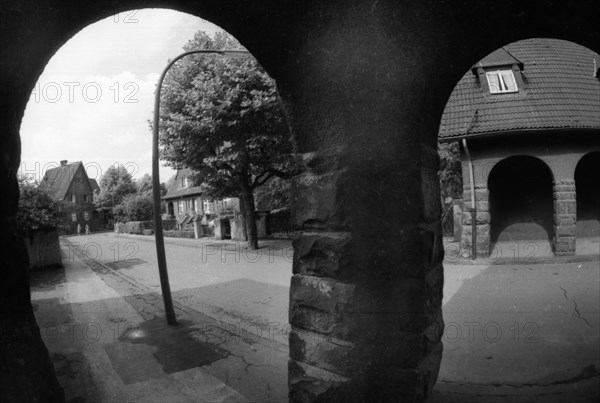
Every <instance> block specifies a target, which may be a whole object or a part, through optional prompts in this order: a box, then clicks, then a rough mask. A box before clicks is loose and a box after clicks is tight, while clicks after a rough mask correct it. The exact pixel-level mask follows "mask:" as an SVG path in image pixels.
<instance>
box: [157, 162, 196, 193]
mask: <svg viewBox="0 0 600 403" xmlns="http://www.w3.org/2000/svg"><path fill="white" fill-rule="evenodd" d="M191 174H192V171H191V170H189V169H187V168H184V169H180V170H179V171H177V175H175V180H174V181H173V183H171V186H169V189H168V190H167V194H166V195H164V196H163V200H167V199H180V198H182V197H192V196H200V195H201V193H202V192H201V190H200V187H199V186H195V187H187V188H182V187H181V178H189V177H190V176H191Z"/></svg>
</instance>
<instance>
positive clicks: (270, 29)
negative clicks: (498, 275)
mask: <svg viewBox="0 0 600 403" xmlns="http://www.w3.org/2000/svg"><path fill="white" fill-rule="evenodd" d="M548 3H549V4H544V6H543V7H541V6H540V4H539V3H538V2H522V1H513V0H500V1H497V2H476V1H473V2H466V3H460V4H455V3H453V2H437V1H434V0H431V1H420V2H409V1H407V2H394V1H381V2H364V1H361V0H350V1H348V2H303V1H299V0H283V1H280V2H272V1H269V0H256V1H253V2H221V1H216V0H207V1H202V2H185V1H182V0H176V1H170V2H166V5H167V6H168V7H171V8H174V9H177V10H178V11H182V12H187V13H190V14H194V15H198V16H201V17H202V18H206V19H208V20H210V21H212V22H214V23H215V24H218V25H219V26H221V27H223V28H224V29H225V30H227V31H228V32H230V33H231V34H232V35H234V36H235V37H236V38H239V39H240V40H241V42H242V43H243V44H244V46H246V48H248V49H249V50H250V51H251V52H252V53H253V54H254V55H255V56H256V57H257V59H258V60H259V61H260V62H261V64H263V66H264V67H265V69H266V70H267V72H268V73H269V75H271V76H272V77H274V78H275V79H276V80H277V82H278V86H279V89H280V92H281V95H282V98H283V99H284V101H285V102H286V104H287V105H288V107H289V111H290V115H291V117H292V128H293V131H294V133H295V136H296V138H297V141H298V152H299V154H300V155H301V157H302V161H303V162H304V164H305V172H304V174H303V175H302V177H301V178H300V179H299V180H298V186H297V187H296V188H297V194H296V197H295V204H296V205H295V208H294V220H295V222H296V223H297V224H298V226H299V227H300V228H302V230H303V231H305V234H304V235H303V236H302V237H301V238H300V239H299V240H298V242H297V243H296V244H295V263H294V273H295V276H294V280H292V293H291V298H292V303H291V305H292V304H295V306H296V307H297V308H294V309H295V311H294V312H296V313H299V314H298V315H296V316H294V321H293V323H292V326H293V329H294V331H293V335H292V336H291V337H292V338H293V339H292V341H291V342H290V350H293V353H290V355H291V356H292V357H291V358H292V359H291V360H290V372H289V384H290V399H291V400H305V401H316V400H338V401H343V400H355V401H359V400H366V399H367V398H369V399H370V400H381V401H386V400H387V401H391V400H393V401H397V400H407V401H421V400H425V399H430V398H431V390H432V387H433V384H434V383H435V379H436V376H437V371H438V367H439V362H440V357H441V344H440V337H441V332H442V331H443V321H442V317H441V294H442V285H443V274H442V266H441V262H442V257H443V251H442V242H441V236H440V231H441V227H440V223H439V217H440V205H439V204H440V203H439V189H438V185H437V182H438V179H437V167H438V157H437V154H436V151H435V145H436V140H437V132H438V124H439V119H440V116H441V114H442V111H443V109H444V106H445V103H446V101H447V99H448V96H449V94H450V92H451V91H452V88H453V87H454V85H455V84H456V83H457V82H458V80H459V79H460V77H461V76H462V75H463V74H464V71H466V70H467V69H469V68H470V67H471V66H472V65H473V64H474V63H476V62H477V61H478V60H480V59H481V57H482V56H484V55H485V54H487V53H489V52H491V51H493V50H494V49H497V48H498V47H499V46H501V45H502V44H504V43H507V42H510V41H515V40H518V39H521V38H528V37H546V36H550V37H559V38H565V39H568V40H572V41H575V42H578V43H580V44H582V45H585V46H588V47H592V48H593V47H597V44H598V43H600V31H598V30H597V29H596V25H597V19H596V18H594V16H596V15H597V14H598V11H599V7H600V6H599V5H598V3H597V2H596V1H592V0H589V1H581V2H579V3H578V4H577V7H573V6H565V5H564V4H563V2H553V1H550V2H548ZM164 5H165V2H163V1H159V0H151V1H145V0H113V1H105V0H101V1H94V2H79V3H75V2H71V3H64V2H59V1H57V0H51V1H50V2H49V3H48V2H45V3H35V2H21V3H18V4H15V5H10V6H6V7H3V8H2V9H1V10H0V16H1V18H0V23H1V24H0V25H1V26H2V29H3V35H2V39H1V40H2V45H1V46H0V49H1V50H0V52H1V57H0V74H1V78H2V80H1V82H0V85H1V86H2V90H3V96H2V97H1V98H0V129H1V130H2V133H3V135H2V136H0V146H1V147H0V149H1V153H2V158H1V159H0V186H1V187H2V189H4V190H5V192H6V195H7V196H6V197H4V198H2V199H1V200H0V206H1V208H0V212H1V214H2V223H3V231H1V232H0V256H1V259H0V261H1V262H2V271H3V273H4V278H3V280H4V281H3V282H2V285H1V286H0V287H1V288H0V310H1V311H2V312H3V315H2V316H1V317H0V328H1V329H2V332H0V345H2V346H9V345H10V346H11V347H12V348H11V349H10V351H9V350H6V349H3V350H1V351H0V365H1V370H2V375H3V376H2V377H1V379H2V381H1V382H2V383H1V386H2V389H1V392H0V394H1V396H2V397H3V399H4V400H15V399H22V400H34V399H36V398H37V399H38V400H40V399H51V398H56V400H58V399H59V398H60V392H59V390H60V388H59V387H58V385H57V384H56V382H55V380H54V377H53V370H52V367H51V364H50V362H49V360H48V357H47V352H46V351H45V349H44V346H43V344H42V342H41V338H40V337H39V329H38V328H37V325H36V324H35V322H34V320H33V315H32V310H31V305H30V303H29V292H28V287H27V275H26V273H25V272H24V271H23V270H22V268H23V267H24V266H25V264H26V259H27V258H26V252H25V250H24V245H23V242H22V241H21V240H20V239H19V238H18V237H17V236H16V234H17V229H16V227H15V219H14V217H15V214H16V205H17V198H18V188H17V182H16V171H17V169H18V165H19V153H20V150H19V148H20V145H19V123H20V120H21V118H22V116H23V111H24V108H25V105H26V103H27V100H28V97H29V94H30V92H31V90H32V88H33V86H34V85H35V81H36V79H37V77H38V76H39V73H40V72H41V71H42V69H43V67H44V66H45V64H46V63H47V61H48V60H49V59H50V57H51V56H52V53H53V52H54V51H55V50H56V49H57V48H58V47H59V46H60V45H61V44H63V43H64V42H66V41H67V40H68V38H69V37H70V36H72V35H73V34H74V33H75V32H77V31H78V30H79V29H81V28H82V27H84V26H86V25H87V24H89V23H91V22H94V21H97V20H99V19H101V18H104V17H108V16H110V15H112V14H115V13H117V12H121V11H124V10H130V9H135V8H142V7H161V6H164ZM305 291H306V292H309V291H310V292H312V293H305ZM315 335H320V336H323V337H322V338H321V339H319V340H323V343H311V340H315ZM390 340H394V341H395V342H392V343H390Z"/></svg>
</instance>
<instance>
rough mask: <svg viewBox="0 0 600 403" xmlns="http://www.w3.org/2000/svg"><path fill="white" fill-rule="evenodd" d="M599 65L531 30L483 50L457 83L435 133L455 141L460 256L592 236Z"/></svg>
mask: <svg viewBox="0 0 600 403" xmlns="http://www.w3.org/2000/svg"><path fill="white" fill-rule="evenodd" d="M599 65H600V56H599V55H598V54H597V53H595V52H594V51H592V50H590V49H587V48H585V47H582V46H579V45H577V44H574V43H571V42H567V41H564V40H557V39H547V38H535V39H528V40H522V41H518V42H514V43H511V44H509V45H506V46H504V47H502V48H501V49H498V50H497V51H495V52H493V53H491V54H490V55H488V56H486V57H485V58H483V59H482V60H481V61H480V62H479V63H477V64H476V65H475V66H473V67H472V69H471V70H470V71H468V72H467V73H466V74H465V75H464V76H463V77H462V79H461V80H460V81H459V83H458V84H457V85H456V87H455V88H454V90H453V92H452V94H451V96H450V98H449V100H448V103H447V105H446V108H445V110H444V113H443V116H442V119H441V123H440V129H439V141H440V142H454V141H456V142H459V144H460V150H461V160H462V171H463V206H464V208H463V215H462V239H461V249H462V252H463V256H466V255H472V253H473V252H475V253H476V254H477V255H478V256H488V255H489V254H490V253H494V254H495V255H494V257H496V255H497V254H498V253H500V254H503V255H504V256H507V255H511V254H513V253H515V250H513V251H512V252H511V251H510V250H505V251H497V250H495V249H494V246H495V245H496V244H497V243H498V242H504V241H506V242H516V243H520V245H516V246H514V247H513V248H520V249H521V252H523V251H524V250H525V252H526V253H529V254H530V255H535V254H536V253H537V251H536V247H537V248H538V249H540V248H542V247H545V245H547V247H548V248H551V250H552V251H553V252H554V254H555V255H572V254H575V253H576V251H577V252H578V251H579V249H578V246H577V245H578V244H577V242H576V241H577V239H582V238H585V239H592V241H591V242H596V243H597V240H598V236H599V233H600V186H598V183H599V181H598V175H599V174H598V173H599V172H600V72H599ZM594 239H595V240H594ZM516 250H517V253H518V250H519V249H516Z"/></svg>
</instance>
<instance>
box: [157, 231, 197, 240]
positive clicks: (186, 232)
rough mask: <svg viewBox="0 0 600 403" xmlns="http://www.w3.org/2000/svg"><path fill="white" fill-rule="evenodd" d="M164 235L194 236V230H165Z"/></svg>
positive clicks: (173, 236)
mask: <svg viewBox="0 0 600 403" xmlns="http://www.w3.org/2000/svg"><path fill="white" fill-rule="evenodd" d="M163 235H164V236H166V237H170V238H194V231H179V230H172V231H163Z"/></svg>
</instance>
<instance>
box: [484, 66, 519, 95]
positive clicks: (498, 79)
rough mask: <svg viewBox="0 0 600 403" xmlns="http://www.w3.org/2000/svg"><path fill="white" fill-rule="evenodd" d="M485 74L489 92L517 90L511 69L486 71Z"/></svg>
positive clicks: (497, 92) (498, 92)
mask: <svg viewBox="0 0 600 403" xmlns="http://www.w3.org/2000/svg"><path fill="white" fill-rule="evenodd" d="M485 74H486V77H487V82H488V85H489V88H490V93H491V94H503V93H508V92H517V91H519V88H518V86H517V81H516V80H515V75H514V73H513V71H512V70H511V69H503V70H494V71H486V73H485Z"/></svg>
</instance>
